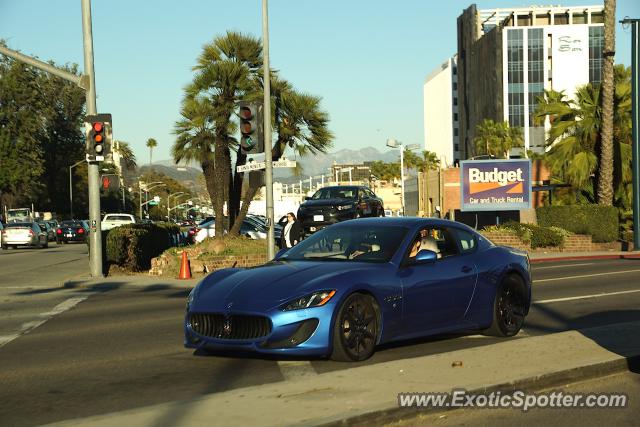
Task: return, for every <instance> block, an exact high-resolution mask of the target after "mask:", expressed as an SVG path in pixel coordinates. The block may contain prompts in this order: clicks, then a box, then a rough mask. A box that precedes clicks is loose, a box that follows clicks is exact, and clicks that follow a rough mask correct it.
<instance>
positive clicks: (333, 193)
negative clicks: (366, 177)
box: [311, 187, 358, 200]
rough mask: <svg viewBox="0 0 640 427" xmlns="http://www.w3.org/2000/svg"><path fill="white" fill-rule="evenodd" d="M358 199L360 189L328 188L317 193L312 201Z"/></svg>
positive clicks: (312, 197)
mask: <svg viewBox="0 0 640 427" xmlns="http://www.w3.org/2000/svg"><path fill="white" fill-rule="evenodd" d="M357 197H358V187H326V188H321V189H320V190H318V191H316V192H315V194H314V195H313V196H311V199H312V200H320V199H355V198H357Z"/></svg>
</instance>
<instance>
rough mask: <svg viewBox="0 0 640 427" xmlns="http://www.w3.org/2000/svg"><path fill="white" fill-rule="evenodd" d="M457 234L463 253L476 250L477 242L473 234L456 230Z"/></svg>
mask: <svg viewBox="0 0 640 427" xmlns="http://www.w3.org/2000/svg"><path fill="white" fill-rule="evenodd" d="M456 234H457V235H458V242H460V249H461V250H462V253H463V254H468V253H471V252H473V251H475V250H476V246H477V242H476V239H475V237H474V236H473V234H471V233H469V232H468V231H464V230H456Z"/></svg>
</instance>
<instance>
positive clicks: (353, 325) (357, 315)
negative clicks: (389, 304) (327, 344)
mask: <svg viewBox="0 0 640 427" xmlns="http://www.w3.org/2000/svg"><path fill="white" fill-rule="evenodd" d="M376 307H377V305H376V302H375V300H374V299H373V298H372V297H371V296H369V295H365V294H360V293H354V294H351V295H349V296H348V297H347V298H346V299H345V300H344V302H343V303H342V305H341V306H340V308H339V309H338V312H337V315H336V320H335V324H334V325H333V352H332V353H331V359H333V360H337V361H342V362H357V361H362V360H366V359H368V358H369V357H371V355H373V353H374V351H375V347H376V344H377V342H378V331H379V329H380V327H379V320H378V310H377V308H376Z"/></svg>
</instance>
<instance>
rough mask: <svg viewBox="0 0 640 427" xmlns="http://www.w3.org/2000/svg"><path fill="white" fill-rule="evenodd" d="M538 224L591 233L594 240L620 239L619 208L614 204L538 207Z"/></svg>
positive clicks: (609, 240) (574, 231)
mask: <svg viewBox="0 0 640 427" xmlns="http://www.w3.org/2000/svg"><path fill="white" fill-rule="evenodd" d="M536 214H537V216H538V224H539V225H541V226H543V227H551V226H555V227H560V228H563V229H565V230H569V231H571V232H573V233H577V234H589V235H591V237H592V239H593V241H594V242H613V241H615V240H617V239H618V209H617V208H615V207H613V206H600V205H569V206H544V207H541V208H537V209H536Z"/></svg>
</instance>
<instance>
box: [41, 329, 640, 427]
mask: <svg viewBox="0 0 640 427" xmlns="http://www.w3.org/2000/svg"><path fill="white" fill-rule="evenodd" d="M639 328H640V322H631V323H621V324H617V325H610V326H604V327H598V328H590V329H585V330H583V331H568V332H562V333H557V334H551V335H545V336H536V337H525V338H520V339H505V340H504V341H503V342H501V343H499V344H494V345H490V346H481V347H474V348H469V349H464V350H459V351H454V352H450V353H441V354H436V355H432V356H424V357H418V358H413V359H405V360H395V361H391V362H386V363H379V364H375V365H369V366H361V367H354V368H351V369H346V370H340V371H335V372H330V373H325V374H321V375H315V376H308V377H304V378H305V379H304V380H298V381H295V380H294V381H283V382H278V383H273V384H267V385H262V386H255V387H248V388H243V389H236V390H231V391H228V392H223V393H216V394H212V395H208V396H204V397H201V398H198V399H194V400H191V401H182V402H171V403H165V404H159V405H154V406H149V407H144V408H138V409H134V410H130V411H126V412H121V413H114V414H106V415H101V416H95V417H90V418H86V419H78V420H68V421H64V422H61V423H56V424H53V425H55V426H76V425H81V426H91V427H120V426H124V425H135V426H164V425H166V426H169V425H171V426H198V427H199V426H202V425H211V424H212V423H213V424H216V425H260V426H285V425H302V426H316V425H353V424H355V425H380V424H381V423H383V422H390V421H394V420H400V419H404V418H411V417H413V416H415V415H417V414H418V413H419V412H421V410H417V409H414V408H413V409H409V408H399V407H398V403H397V402H398V397H397V395H398V393H401V392H446V393H449V392H451V390H452V389H461V388H462V389H465V390H467V391H469V392H477V393H480V392H491V391H502V392H507V391H513V390H539V389H541V388H546V387H555V386H558V387H559V386H561V385H562V384H565V383H567V382H572V381H577V380H582V379H586V378H589V377H594V376H601V375H606V374H610V373H613V372H618V371H623V370H627V369H628V367H629V365H630V364H631V363H636V361H637V356H638V355H640V334H638V333H637V331H638V329H639ZM632 356H633V357H634V360H633V362H631V361H630V360H629V359H628V358H629V357H632ZM453 362H456V363H455V365H461V366H454V364H453ZM458 362H460V363H458ZM634 366H635V365H634ZM594 392H597V390H594Z"/></svg>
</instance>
